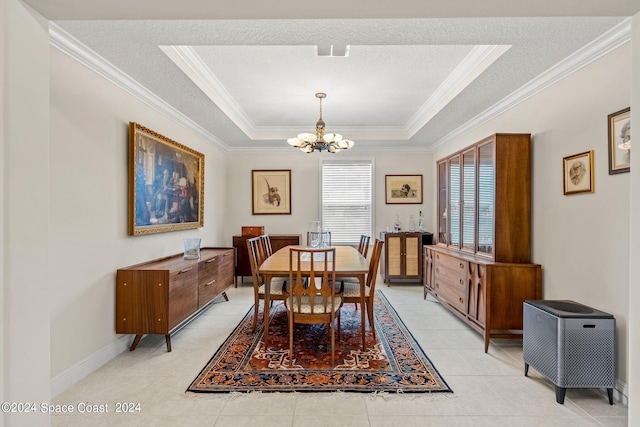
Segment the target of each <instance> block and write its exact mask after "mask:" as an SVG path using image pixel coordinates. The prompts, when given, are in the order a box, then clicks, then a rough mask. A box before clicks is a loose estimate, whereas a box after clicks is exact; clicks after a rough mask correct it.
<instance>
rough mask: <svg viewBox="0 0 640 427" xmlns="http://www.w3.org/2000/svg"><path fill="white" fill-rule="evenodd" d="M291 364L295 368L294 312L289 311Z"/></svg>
mask: <svg viewBox="0 0 640 427" xmlns="http://www.w3.org/2000/svg"><path fill="white" fill-rule="evenodd" d="M289 365H290V367H291V368H293V313H292V312H289Z"/></svg>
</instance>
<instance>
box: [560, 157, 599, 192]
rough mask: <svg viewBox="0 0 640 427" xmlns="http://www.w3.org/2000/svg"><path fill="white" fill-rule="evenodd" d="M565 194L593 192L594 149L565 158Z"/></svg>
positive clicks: (563, 163) (563, 166) (563, 167)
mask: <svg viewBox="0 0 640 427" xmlns="http://www.w3.org/2000/svg"><path fill="white" fill-rule="evenodd" d="M562 170H563V173H564V194H565V195H567V194H576V193H593V150H590V151H586V152H584V153H580V154H574V155H573V156H567V157H564V158H563V162H562Z"/></svg>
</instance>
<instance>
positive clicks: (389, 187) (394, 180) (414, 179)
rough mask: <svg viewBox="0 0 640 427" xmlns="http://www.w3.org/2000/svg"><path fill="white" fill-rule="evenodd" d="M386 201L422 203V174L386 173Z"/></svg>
mask: <svg viewBox="0 0 640 427" xmlns="http://www.w3.org/2000/svg"><path fill="white" fill-rule="evenodd" d="M384 178H385V181H384V189H385V202H386V204H388V205H391V204H422V175H385V177H384Z"/></svg>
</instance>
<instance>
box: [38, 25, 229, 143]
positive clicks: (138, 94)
mask: <svg viewBox="0 0 640 427" xmlns="http://www.w3.org/2000/svg"><path fill="white" fill-rule="evenodd" d="M49 43H50V44H51V46H53V47H55V48H56V49H58V50H60V51H61V52H63V53H65V54H67V55H69V56H70V57H71V58H73V59H75V60H76V61H78V62H79V63H81V64H82V65H84V66H85V67H87V68H89V69H90V70H92V71H94V72H95V73H97V74H98V75H100V76H101V77H103V78H105V79H106V80H108V81H109V82H111V83H113V84H114V85H116V86H118V87H119V88H121V89H122V90H124V91H125V92H127V93H129V94H131V95H132V96H134V97H135V98H137V99H139V100H141V101H142V102H144V103H145V104H147V105H149V106H150V107H151V108H153V109H155V110H157V111H158V112H160V113H162V114H164V115H166V116H167V117H169V118H170V119H172V120H174V121H176V122H177V123H180V124H181V125H182V126H184V127H185V128H187V129H188V130H190V131H192V132H193V133H195V134H197V135H199V136H200V137H202V138H204V139H205V140H207V141H210V142H212V143H214V144H215V145H217V146H218V147H220V148H222V149H223V150H225V151H228V150H229V147H228V146H227V144H225V143H224V142H222V141H221V140H220V139H218V138H217V137H216V136H214V135H213V134H211V133H210V132H209V131H207V130H205V129H204V128H203V127H201V126H200V125H198V124H197V123H195V122H194V121H193V120H191V119H190V118H188V117H187V116H185V115H184V114H182V113H181V112H180V111H178V110H176V109H175V108H173V107H172V106H171V105H169V104H168V103H166V102H165V101H164V100H162V99H161V98H160V97H158V96H157V95H155V94H154V93H153V92H151V91H150V90H148V89H147V88H145V87H144V86H142V85H141V84H140V83H138V82H137V81H135V80H134V79H132V78H131V77H130V76H129V75H127V74H125V73H123V72H122V71H121V70H120V69H118V68H116V67H114V66H113V65H112V64H110V63H109V62H107V61H106V60H105V59H104V58H102V57H101V56H100V55H98V54H97V53H96V52H94V51H93V50H91V49H90V48H89V47H88V46H86V45H85V44H83V43H82V42H80V41H79V40H77V39H76V38H75V37H73V36H72V35H70V34H69V33H67V32H66V31H64V30H63V29H62V28H60V27H59V26H57V25H56V24H55V23H53V22H49Z"/></svg>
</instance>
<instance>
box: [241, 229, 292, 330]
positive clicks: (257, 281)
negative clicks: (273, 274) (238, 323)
mask: <svg viewBox="0 0 640 427" xmlns="http://www.w3.org/2000/svg"><path fill="white" fill-rule="evenodd" d="M247 250H248V252H249V263H250V264H251V278H252V280H253V300H254V309H253V330H254V331H255V330H256V324H257V320H258V312H259V307H260V301H261V300H262V301H264V297H265V292H266V286H265V284H264V281H263V280H262V276H261V275H260V271H259V268H260V265H262V263H263V262H264V260H265V259H266V250H265V249H264V247H263V240H262V239H261V238H260V236H258V237H252V238H251V239H247ZM283 288H284V280H282V279H280V278H273V279H272V280H271V285H270V291H269V299H270V300H271V301H272V303H273V301H284V299H285V295H284V292H283ZM262 310H263V315H264V310H265V307H263V308H262ZM266 338H267V337H265V342H266Z"/></svg>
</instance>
